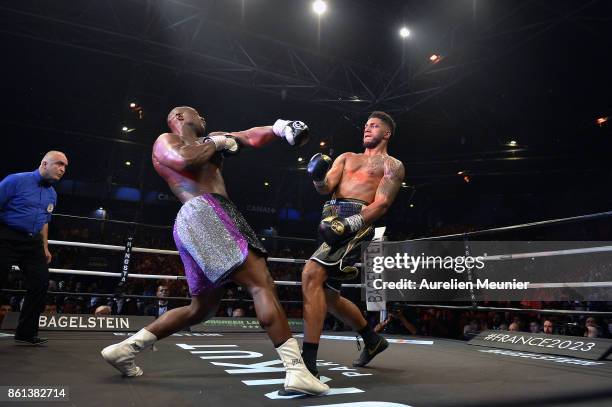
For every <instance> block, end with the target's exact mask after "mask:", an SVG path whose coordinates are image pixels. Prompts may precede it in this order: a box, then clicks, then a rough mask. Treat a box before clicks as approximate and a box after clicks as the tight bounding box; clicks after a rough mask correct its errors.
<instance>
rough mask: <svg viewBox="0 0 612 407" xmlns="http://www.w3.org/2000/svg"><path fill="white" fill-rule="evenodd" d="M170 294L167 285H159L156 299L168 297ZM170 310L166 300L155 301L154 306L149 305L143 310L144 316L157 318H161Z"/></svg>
mask: <svg viewBox="0 0 612 407" xmlns="http://www.w3.org/2000/svg"><path fill="white" fill-rule="evenodd" d="M169 294H170V290H169V289H168V286H167V285H160V286H158V287H157V293H156V295H157V297H168V296H169ZM170 309H172V308H171V307H170V305H169V303H168V300H161V299H160V300H157V302H156V303H155V304H151V305H149V306H148V307H147V308H146V309H145V315H148V316H151V317H155V318H158V317H160V316H162V315H163V314H164V313H165V312H167V311H169V310H170Z"/></svg>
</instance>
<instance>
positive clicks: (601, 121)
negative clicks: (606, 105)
mask: <svg viewBox="0 0 612 407" xmlns="http://www.w3.org/2000/svg"><path fill="white" fill-rule="evenodd" d="M609 118H610V117H609V116H606V117H598V118H597V120H595V122H596V123H597V125H598V126H599V127H601V126H603V125H604V124H606V123H607V122H608V119H609Z"/></svg>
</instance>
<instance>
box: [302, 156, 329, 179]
mask: <svg viewBox="0 0 612 407" xmlns="http://www.w3.org/2000/svg"><path fill="white" fill-rule="evenodd" d="M331 165H332V159H331V157H329V156H327V155H325V154H321V153H317V154H315V155H313V156H312V158H311V159H310V161H309V162H308V169H307V171H308V174H310V177H311V178H312V180H313V181H315V182H321V181H323V180H324V179H325V175H327V171H329V169H330V167H331Z"/></svg>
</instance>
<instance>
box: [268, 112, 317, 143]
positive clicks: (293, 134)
mask: <svg viewBox="0 0 612 407" xmlns="http://www.w3.org/2000/svg"><path fill="white" fill-rule="evenodd" d="M272 131H273V132H274V134H276V135H277V136H278V137H282V138H284V139H285V140H287V143H289V144H291V145H292V146H298V147H301V146H303V145H304V144H306V143H308V140H309V138H310V130H309V129H308V126H306V123H304V122H301V121H299V120H295V121H291V120H281V119H278V120H277V121H276V122H275V123H274V126H272Z"/></svg>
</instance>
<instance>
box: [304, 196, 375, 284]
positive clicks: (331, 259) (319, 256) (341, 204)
mask: <svg viewBox="0 0 612 407" xmlns="http://www.w3.org/2000/svg"><path fill="white" fill-rule="evenodd" d="M365 206H367V203H366V202H364V201H360V200H358V199H348V198H341V199H332V200H331V201H327V202H325V205H323V211H322V214H321V220H323V219H325V218H327V217H329V216H340V217H342V218H347V217H349V216H352V215H356V214H358V213H361V210H362V209H363V208H364V207H365ZM373 237H374V228H373V227H372V226H365V227H363V228H362V229H360V230H359V231H358V232H357V234H356V235H355V236H353V237H352V238H350V239H349V240H347V241H345V242H342V243H341V244H339V245H337V246H333V247H332V246H330V245H328V244H327V243H325V241H324V240H323V238H322V237H321V236H320V235H319V243H320V246H319V248H318V249H317V250H316V251H315V252H314V254H313V255H312V256H310V260H312V261H315V262H317V263H319V264H320V265H322V266H324V267H325V269H326V270H327V282H326V286H327V287H329V288H331V289H333V290H336V291H340V287H341V285H342V282H344V281H348V280H353V279H355V278H356V277H357V276H358V275H359V268H357V267H356V266H355V264H357V263H359V262H360V260H361V249H362V243H363V244H365V245H366V246H367V245H368V244H369V243H370V241H371V240H372V238H373Z"/></svg>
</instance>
